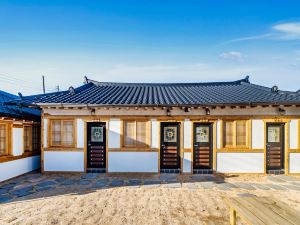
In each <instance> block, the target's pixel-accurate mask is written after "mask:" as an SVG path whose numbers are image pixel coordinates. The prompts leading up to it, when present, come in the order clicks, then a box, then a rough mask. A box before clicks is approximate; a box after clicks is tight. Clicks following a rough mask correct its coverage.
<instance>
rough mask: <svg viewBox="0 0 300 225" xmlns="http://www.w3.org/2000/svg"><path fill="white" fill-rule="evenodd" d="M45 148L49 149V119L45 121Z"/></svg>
mask: <svg viewBox="0 0 300 225" xmlns="http://www.w3.org/2000/svg"><path fill="white" fill-rule="evenodd" d="M43 135H44V148H47V147H48V119H44V121H43Z"/></svg>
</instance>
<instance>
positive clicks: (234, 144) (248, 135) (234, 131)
mask: <svg viewBox="0 0 300 225" xmlns="http://www.w3.org/2000/svg"><path fill="white" fill-rule="evenodd" d="M240 121H243V122H245V123H246V126H245V127H246V144H245V145H237V122H240ZM226 122H233V125H232V134H233V135H232V139H233V140H232V145H226V131H225V123H226ZM221 138H222V142H221V145H222V148H223V149H241V150H243V149H250V143H251V129H250V120H248V119H238V120H223V121H222V127H221Z"/></svg>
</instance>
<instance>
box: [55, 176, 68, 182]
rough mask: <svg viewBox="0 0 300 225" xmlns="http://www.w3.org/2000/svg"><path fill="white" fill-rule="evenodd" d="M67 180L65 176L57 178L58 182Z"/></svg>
mask: <svg viewBox="0 0 300 225" xmlns="http://www.w3.org/2000/svg"><path fill="white" fill-rule="evenodd" d="M65 180H66V178H64V177H58V178H56V179H55V181H56V182H59V183H62V182H64V181H65Z"/></svg>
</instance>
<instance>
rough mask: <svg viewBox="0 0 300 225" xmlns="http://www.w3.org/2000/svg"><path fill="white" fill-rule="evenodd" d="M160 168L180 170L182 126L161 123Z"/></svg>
mask: <svg viewBox="0 0 300 225" xmlns="http://www.w3.org/2000/svg"><path fill="white" fill-rule="evenodd" d="M160 137H161V138H160V144H161V146H160V147H161V148H160V168H161V169H180V124H179V123H161V135H160Z"/></svg>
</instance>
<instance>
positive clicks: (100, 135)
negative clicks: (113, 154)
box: [87, 122, 106, 169]
mask: <svg viewBox="0 0 300 225" xmlns="http://www.w3.org/2000/svg"><path fill="white" fill-rule="evenodd" d="M87 132H88V133H87V167H88V168H101V169H102V168H106V127H105V123H102V122H101V123H100V122H92V123H88V125H87Z"/></svg>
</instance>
